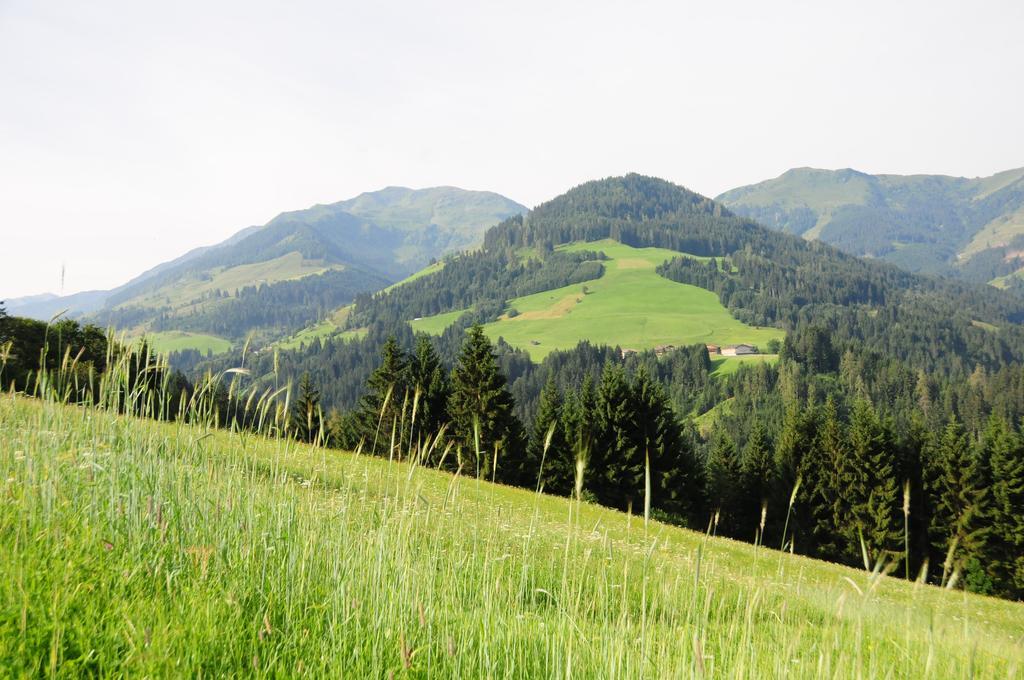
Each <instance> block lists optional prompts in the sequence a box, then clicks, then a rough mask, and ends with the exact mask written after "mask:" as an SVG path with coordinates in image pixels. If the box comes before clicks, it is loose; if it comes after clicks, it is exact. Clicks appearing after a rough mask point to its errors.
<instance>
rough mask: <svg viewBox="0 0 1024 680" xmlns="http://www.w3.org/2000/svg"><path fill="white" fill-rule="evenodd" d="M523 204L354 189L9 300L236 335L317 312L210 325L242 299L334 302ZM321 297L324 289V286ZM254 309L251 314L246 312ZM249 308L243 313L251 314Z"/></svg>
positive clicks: (138, 325) (122, 322)
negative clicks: (100, 281) (70, 289)
mask: <svg viewBox="0 0 1024 680" xmlns="http://www.w3.org/2000/svg"><path fill="white" fill-rule="evenodd" d="M525 210H526V208H525V207H524V206H522V205H520V204H518V203H516V202H514V201H512V200H510V199H508V198H505V197H503V196H500V195H498V194H495V193H492V192H484V191H467V190H463V189H458V188H455V187H434V188H429V189H419V190H414V189H407V188H404V187H388V188H385V189H382V190H380V191H375V192H370V193H364V194H360V195H359V196H356V197H355V198H352V199H349V200H345V201H340V202H337V203H332V204H329V205H315V206H313V207H311V208H308V209H305V210H297V211H292V212H286V213H282V214H280V215H278V216H277V217H275V218H274V219H273V220H271V221H270V222H268V223H267V224H265V225H262V226H253V227H248V228H246V229H243V230H241V231H239V232H238V233H236V234H235V235H233V236H232V237H231V238H229V239H227V240H225V241H223V242H221V243H219V244H217V245H214V246H209V247H202V248H196V249H194V250H192V251H189V252H188V253H186V254H184V255H182V256H181V257H178V258H176V259H174V260H171V261H169V262H166V263H163V264H161V265H159V266H157V267H154V268H153V269H151V270H149V271H147V272H145V273H143V274H141V275H140V276H138V277H136V278H134V279H132V280H131V281H129V282H127V283H125V284H124V285H122V286H119V287H117V288H115V289H112V290H107V291H88V292H83V293H78V294H75V295H70V296H64V297H59V296H52V295H42V296H32V297H27V298H20V299H12V300H8V301H7V307H8V310H9V311H10V312H11V313H13V314H17V315H21V316H29V317H35V318H41V319H48V318H50V317H52V316H53V315H54V314H56V313H58V312H60V311H62V310H67V314H68V315H69V316H72V317H84V318H85V319H86V320H89V321H94V322H97V323H103V324H112V325H115V326H117V327H118V328H119V329H122V330H127V331H129V332H130V333H134V334H137V333H141V332H152V331H156V332H160V331H165V330H190V331H194V332H205V333H214V334H218V335H227V336H228V337H232V338H238V337H241V336H244V335H246V334H247V333H249V332H250V331H252V330H253V328H260V327H267V326H269V327H274V328H275V329H276V330H275V332H277V331H281V332H284V331H288V330H294V329H295V328H294V326H296V325H298V327H301V326H302V325H304V324H305V323H308V322H309V321H312V320H314V319H315V318H316V314H317V311H318V310H317V309H315V306H316V305H315V302H313V304H312V306H310V305H309V304H307V305H306V307H308V309H306V312H307V313H305V314H298V315H297V316H296V315H294V314H292V315H291V316H290V317H289V319H288V320H287V321H285V322H283V325H282V323H278V322H279V321H281V319H267V318H263V319H253V321H254V322H255V323H254V326H253V327H246V326H245V322H244V320H243V322H242V324H241V325H239V324H235V325H234V326H233V327H232V328H224V327H223V324H220V326H221V327H218V328H214V327H213V326H214V325H217V324H216V323H213V322H214V321H215V320H216V319H218V318H219V317H231V316H232V315H234V316H238V313H239V312H238V309H236V308H238V307H240V306H245V304H246V300H245V298H246V295H247V294H248V297H249V298H250V299H249V300H248V307H249V308H252V307H254V306H256V305H258V304H263V306H266V304H265V303H266V302H267V301H266V300H262V299H259V298H260V297H261V296H262V297H264V298H265V297H267V296H270V297H277V298H281V297H282V296H284V297H285V298H286V299H285V300H284V301H283V304H285V305H288V306H290V307H292V308H293V309H294V307H295V305H296V304H298V305H299V306H303V304H304V303H309V302H310V300H309V298H310V297H315V296H316V295H317V294H318V293H317V292H310V290H306V289H307V288H312V289H317V290H318V291H319V292H320V293H323V290H324V289H328V290H329V294H327V298H329V300H328V303H329V304H330V306H334V305H335V304H341V303H343V302H346V301H347V300H349V299H351V298H352V297H353V296H354V295H355V294H357V293H359V292H363V291H367V290H377V289H379V288H383V287H384V286H386V285H388V284H389V283H393V282H395V281H398V280H400V279H402V278H404V277H405V276H407V275H409V274H411V273H413V272H415V271H417V270H419V269H420V268H422V267H424V266H425V265H427V264H429V263H430V262H431V261H432V260H434V259H436V258H438V257H441V256H443V255H444V254H446V253H450V252H453V251H458V250H461V249H465V248H470V247H472V246H474V245H476V244H478V243H479V242H480V239H481V237H482V235H483V232H484V230H485V229H486V228H487V227H489V226H491V225H493V224H496V223H497V222H500V221H501V220H503V219H505V218H507V217H509V216H510V215H516V214H520V213H522V212H524V211H525ZM321 297H323V295H321ZM249 317H251V314H250V315H249ZM249 317H246V318H249Z"/></svg>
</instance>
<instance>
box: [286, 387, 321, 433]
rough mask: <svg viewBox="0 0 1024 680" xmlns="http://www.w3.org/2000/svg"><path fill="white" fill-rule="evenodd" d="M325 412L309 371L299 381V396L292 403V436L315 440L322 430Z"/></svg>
mask: <svg viewBox="0 0 1024 680" xmlns="http://www.w3.org/2000/svg"><path fill="white" fill-rule="evenodd" d="M322 421H323V414H322V413H321V411H320V391H319V390H317V389H316V386H315V385H313V380H312V379H311V378H310V377H309V372H306V373H303V374H302V380H301V381H299V396H298V399H296V400H295V403H294V404H293V405H292V413H291V426H292V436H294V437H295V438H296V439H298V440H299V441H304V442H314V441H317V439H318V438H320V435H321V432H322Z"/></svg>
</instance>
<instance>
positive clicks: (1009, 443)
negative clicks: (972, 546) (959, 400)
mask: <svg viewBox="0 0 1024 680" xmlns="http://www.w3.org/2000/svg"><path fill="white" fill-rule="evenodd" d="M981 450H982V460H981V461H980V464H981V467H982V469H983V472H984V473H986V474H985V476H986V480H985V486H986V487H988V488H989V494H990V502H989V504H988V505H989V513H988V523H989V525H990V526H991V533H990V534H989V540H988V542H987V545H986V546H985V551H984V552H985V557H984V559H983V560H982V562H983V563H984V565H985V567H986V571H987V572H988V573H989V574H990V575H991V578H992V581H993V582H994V587H995V589H996V591H997V592H998V593H1000V594H1003V595H1005V596H1008V597H1012V598H1015V599H1020V598H1021V597H1024V442H1022V441H1021V437H1020V435H1019V434H1017V433H1016V432H1013V431H1012V430H1010V428H1009V427H1008V426H1007V425H1006V421H1004V420H1002V419H1001V418H997V417H995V416H993V417H991V418H990V419H989V422H988V427H987V428H986V430H985V435H984V437H983V438H982V444H981Z"/></svg>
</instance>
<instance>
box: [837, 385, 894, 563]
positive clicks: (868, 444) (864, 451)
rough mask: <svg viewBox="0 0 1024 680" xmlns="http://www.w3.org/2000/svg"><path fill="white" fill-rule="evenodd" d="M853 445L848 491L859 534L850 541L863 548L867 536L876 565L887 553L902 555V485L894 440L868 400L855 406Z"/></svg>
mask: <svg viewBox="0 0 1024 680" xmlns="http://www.w3.org/2000/svg"><path fill="white" fill-rule="evenodd" d="M849 445H850V448H849V464H848V465H847V466H846V470H847V472H848V475H847V486H846V492H847V494H848V496H849V498H850V505H849V511H850V517H851V520H852V528H853V529H854V530H855V531H857V532H858V533H857V535H855V536H852V535H848V540H849V541H850V542H851V543H853V544H855V545H857V546H858V548H859V546H860V538H861V536H863V539H864V543H865V545H866V546H867V550H868V559H869V560H870V561H871V562H872V563H874V562H875V561H876V560H877V559H879V558H880V557H881V556H882V555H883V554H884V553H886V552H889V553H897V552H902V541H901V540H900V539H901V538H902V529H901V527H900V523H899V519H898V508H899V507H900V499H901V492H900V489H901V484H900V482H899V480H898V479H897V477H896V472H897V470H896V465H895V464H896V450H895V446H894V445H893V443H892V438H891V436H890V434H889V432H888V429H887V428H886V427H885V426H883V424H882V423H881V422H879V420H878V416H877V415H876V414H875V411H874V409H873V408H872V406H871V404H870V403H869V402H867V401H866V400H858V401H857V402H856V403H855V404H854V407H853V413H852V415H851V417H850V437H849ZM872 566H873V564H872Z"/></svg>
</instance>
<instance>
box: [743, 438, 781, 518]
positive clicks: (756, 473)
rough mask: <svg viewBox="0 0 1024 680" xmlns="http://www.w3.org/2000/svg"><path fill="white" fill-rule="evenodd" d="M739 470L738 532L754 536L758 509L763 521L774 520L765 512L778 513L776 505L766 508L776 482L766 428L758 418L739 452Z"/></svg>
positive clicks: (772, 456) (772, 455) (769, 440)
mask: <svg viewBox="0 0 1024 680" xmlns="http://www.w3.org/2000/svg"><path fill="white" fill-rule="evenodd" d="M742 472H743V482H742V492H743V494H742V497H741V504H742V506H743V509H744V511H743V517H742V520H741V522H740V527H739V530H740V532H741V534H742V535H746V536H754V535H755V534H754V528H755V527H760V523H761V512H762V509H763V510H764V513H765V521H766V522H767V521H769V520H771V521H772V522H774V521H775V519H776V518H775V517H774V515H773V516H771V517H769V516H768V513H769V512H772V513H775V514H778V508H775V507H768V503H769V502H770V501H771V500H772V498H771V496H772V492H773V489H774V488H775V484H776V481H775V480H776V475H775V460H774V454H773V447H772V442H771V439H769V438H768V430H767V428H765V426H764V423H763V422H761V421H758V422H757V423H756V424H755V425H754V429H753V431H751V433H750V438H749V439H747V448H746V449H745V450H744V451H743V462H742ZM743 532H746V533H745V534H743Z"/></svg>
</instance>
